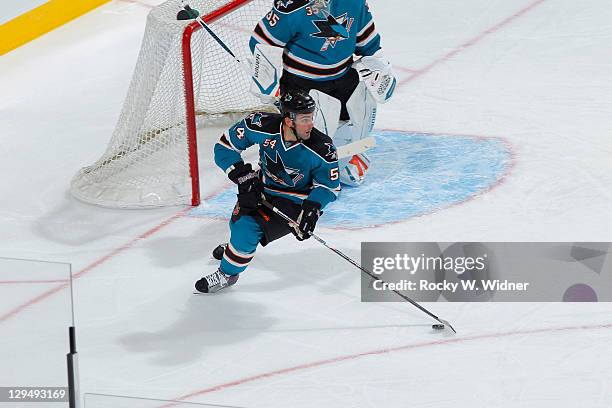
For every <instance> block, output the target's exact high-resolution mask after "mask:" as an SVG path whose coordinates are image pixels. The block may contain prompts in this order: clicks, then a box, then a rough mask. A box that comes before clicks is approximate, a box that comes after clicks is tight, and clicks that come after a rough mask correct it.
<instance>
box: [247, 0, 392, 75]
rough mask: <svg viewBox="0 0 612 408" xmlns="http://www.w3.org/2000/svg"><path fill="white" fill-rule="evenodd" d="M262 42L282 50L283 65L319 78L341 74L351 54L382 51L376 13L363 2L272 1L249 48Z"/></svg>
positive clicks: (295, 71) (371, 53)
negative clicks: (375, 22)
mask: <svg viewBox="0 0 612 408" xmlns="http://www.w3.org/2000/svg"><path fill="white" fill-rule="evenodd" d="M258 43H261V44H266V45H271V46H274V47H281V48H284V53H283V66H284V69H285V70H286V71H288V72H290V73H292V74H294V75H297V76H299V77H302V78H307V79H311V80H315V81H328V80H332V79H337V78H340V77H341V76H343V75H344V74H345V73H346V72H347V71H348V69H349V68H350V67H351V65H352V63H353V54H357V55H361V56H370V55H373V54H374V53H375V52H376V51H378V50H379V49H380V35H379V34H378V33H377V32H376V27H375V25H374V20H373V19H372V14H371V13H370V10H369V8H368V5H367V3H366V1H365V0H274V6H273V7H272V10H270V12H269V13H268V14H266V15H265V16H264V17H263V18H262V19H261V21H260V22H259V23H258V24H257V25H256V26H255V29H254V31H253V34H252V36H251V39H250V42H249V47H250V48H251V52H253V50H254V49H255V45H256V44H258Z"/></svg>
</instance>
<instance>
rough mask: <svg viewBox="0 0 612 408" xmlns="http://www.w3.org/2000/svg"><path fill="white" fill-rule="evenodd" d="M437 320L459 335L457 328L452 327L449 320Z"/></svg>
mask: <svg viewBox="0 0 612 408" xmlns="http://www.w3.org/2000/svg"><path fill="white" fill-rule="evenodd" d="M437 320H438V321H439V322H440V323H442V324H443V325H444V327H448V328H450V329H451V330H452V331H453V333H455V334H457V330H455V328H454V327H453V325H452V324H450V323H449V322H448V320H444V319H440V318H438V319H437Z"/></svg>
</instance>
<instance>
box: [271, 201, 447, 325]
mask: <svg viewBox="0 0 612 408" xmlns="http://www.w3.org/2000/svg"><path fill="white" fill-rule="evenodd" d="M262 204H263V205H264V206H265V207H267V208H269V209H270V210H272V211H273V212H274V213H275V214H277V215H278V216H279V217H281V218H282V219H284V220H285V221H287V223H288V224H290V225H291V226H292V227H297V228H298V229H299V224H298V223H297V222H295V221H294V220H293V219H291V217H289V216H288V215H286V214H285V213H284V212H282V211H281V210H279V209H278V208H276V207H275V206H274V205H272V204H270V203H269V202H268V201H266V200H262ZM310 236H311V237H313V238H314V239H315V240H316V241H317V242H319V243H320V244H322V245H323V246H324V247H326V248H327V249H329V250H331V251H332V252H334V253H336V254H337V255H339V256H340V257H342V258H343V259H344V260H346V261H347V262H349V263H350V264H352V265H353V266H355V267H356V268H358V269H359V270H361V271H362V272H363V273H365V274H366V275H368V276H369V277H371V278H372V279H374V280H377V281H381V282H383V280H382V279H380V278H379V277H378V276H376V275H375V274H374V273H372V272H370V271H369V270H367V269H366V268H364V267H363V266H361V265H359V264H358V263H357V262H356V261H354V260H353V259H351V258H349V257H348V256H347V255H345V254H344V253H342V252H341V251H340V250H338V249H336V248H333V247H331V246H329V245H328V244H327V242H325V241H324V240H323V239H322V238H321V237H319V236H318V235H317V234H315V233H314V232H313V233H310ZM392 291H393V293H395V294H396V295H398V296H399V297H401V298H402V299H404V300H405V301H407V302H409V303H410V304H412V305H413V306H414V307H416V308H417V309H419V310H420V311H422V312H423V313H426V314H427V315H429V316H430V317H432V318H434V319H436V320H437V321H438V322H440V323H441V324H443V325H444V327H447V326H448V327H449V328H450V329H451V330H452V331H453V333H457V330H455V328H454V327H453V326H452V325H451V324H450V323H449V322H448V321H447V320H444V319H441V318H440V317H438V316H436V315H435V314H433V313H431V312H430V311H429V310H427V309H425V308H424V307H423V306H421V305H420V304H418V303H417V302H416V301H415V300H412V299H411V298H409V297H408V296H406V295H403V294H401V293H400V292H398V291H397V290H392Z"/></svg>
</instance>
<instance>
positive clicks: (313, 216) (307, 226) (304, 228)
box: [292, 200, 321, 241]
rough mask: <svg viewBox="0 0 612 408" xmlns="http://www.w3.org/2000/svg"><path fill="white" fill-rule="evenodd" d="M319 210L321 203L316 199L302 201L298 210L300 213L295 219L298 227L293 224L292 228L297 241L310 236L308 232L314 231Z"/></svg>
mask: <svg viewBox="0 0 612 408" xmlns="http://www.w3.org/2000/svg"><path fill="white" fill-rule="evenodd" d="M320 210H321V204H319V203H317V202H316V201H310V200H304V202H302V211H300V215H299V216H298V218H297V220H296V222H297V224H298V225H299V227H296V226H294V227H293V230H292V232H293V235H295V237H296V238H297V239H298V241H303V240H305V239H308V238H310V234H312V232H313V231H314V229H315V226H316V225H317V221H318V220H319V217H320V216H321V211H320Z"/></svg>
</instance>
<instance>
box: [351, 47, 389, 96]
mask: <svg viewBox="0 0 612 408" xmlns="http://www.w3.org/2000/svg"><path fill="white" fill-rule="evenodd" d="M354 68H355V69H356V70H357V72H358V73H359V78H360V79H361V80H362V81H363V82H364V83H365V84H366V87H367V89H368V90H369V91H370V92H371V93H372V96H373V97H374V99H376V102H378V103H386V102H388V101H389V99H391V96H392V95H393V91H394V90H395V85H396V83H397V80H396V78H395V75H394V74H393V69H392V68H391V63H390V62H389V60H387V58H385V56H384V54H383V52H382V50H378V51H376V53H374V55H372V56H366V57H363V58H361V59H360V60H358V61H357V62H355V64H354Z"/></svg>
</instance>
